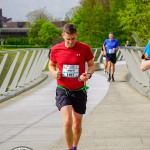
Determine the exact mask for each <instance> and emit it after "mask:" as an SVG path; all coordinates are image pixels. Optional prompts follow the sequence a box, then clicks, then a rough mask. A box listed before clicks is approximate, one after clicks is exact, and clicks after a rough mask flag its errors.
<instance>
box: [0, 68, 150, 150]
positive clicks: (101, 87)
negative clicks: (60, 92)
mask: <svg viewBox="0 0 150 150" xmlns="http://www.w3.org/2000/svg"><path fill="white" fill-rule="evenodd" d="M126 72H127V70H126V67H125V65H121V66H117V68H116V74H115V78H116V82H111V83H110V84H109V83H108V82H107V81H106V80H107V79H106V77H105V76H104V75H103V74H102V73H103V72H102V71H98V72H95V73H94V75H93V77H92V78H91V79H90V80H89V82H88V85H89V86H90V89H89V91H88V95H89V100H88V106H87V107H88V109H87V115H86V116H85V117H84V121H83V134H82V137H81V141H80V143H79V150H150V100H149V99H148V98H147V97H145V96H143V95H142V94H141V93H139V92H137V91H135V90H134V89H133V88H131V87H130V86H129V85H128V84H127V83H126V81H125V78H124V77H125V74H126ZM54 97H55V81H54V80H52V78H51V77H50V78H48V79H47V80H46V81H45V82H44V83H42V84H40V85H39V86H37V87H36V88H33V89H32V90H30V91H28V92H25V93H23V94H21V95H19V96H17V97H15V98H12V99H10V100H8V101H5V102H3V103H1V104H0V150H12V149H13V148H15V147H18V146H27V147H30V148H32V149H33V150H66V147H65V143H64V139H63V138H62V137H63V136H62V120H61V116H60V113H59V112H58V110H57V108H56V107H55V100H54Z"/></svg>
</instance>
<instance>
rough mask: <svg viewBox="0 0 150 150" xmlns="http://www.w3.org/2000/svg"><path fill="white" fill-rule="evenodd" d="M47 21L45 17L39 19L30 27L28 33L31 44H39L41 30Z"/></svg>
mask: <svg viewBox="0 0 150 150" xmlns="http://www.w3.org/2000/svg"><path fill="white" fill-rule="evenodd" d="M45 22H46V20H44V19H40V20H37V21H36V22H35V23H34V24H33V25H32V26H31V28H30V30H29V33H28V39H29V43H30V44H31V45H34V44H39V43H40V39H39V36H38V33H39V31H40V30H41V27H42V25H43V24H44V23H45Z"/></svg>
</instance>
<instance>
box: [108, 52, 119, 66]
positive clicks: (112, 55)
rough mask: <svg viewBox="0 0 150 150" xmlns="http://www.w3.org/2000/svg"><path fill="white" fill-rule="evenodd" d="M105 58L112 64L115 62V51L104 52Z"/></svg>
mask: <svg viewBox="0 0 150 150" xmlns="http://www.w3.org/2000/svg"><path fill="white" fill-rule="evenodd" d="M106 60H107V61H111V62H112V63H113V64H115V63H116V60H117V58H116V53H114V54H106Z"/></svg>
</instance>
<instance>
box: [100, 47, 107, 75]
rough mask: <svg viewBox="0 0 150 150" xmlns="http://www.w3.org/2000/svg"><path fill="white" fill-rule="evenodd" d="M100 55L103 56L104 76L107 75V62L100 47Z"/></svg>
mask: <svg viewBox="0 0 150 150" xmlns="http://www.w3.org/2000/svg"><path fill="white" fill-rule="evenodd" d="M101 54H102V55H103V63H104V74H105V75H106V74H107V60H106V55H105V53H104V49H103V46H102V49H101Z"/></svg>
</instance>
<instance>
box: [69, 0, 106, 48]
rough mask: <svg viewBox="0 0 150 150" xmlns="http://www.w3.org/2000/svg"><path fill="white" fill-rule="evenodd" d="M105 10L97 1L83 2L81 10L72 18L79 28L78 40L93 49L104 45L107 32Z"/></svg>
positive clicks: (83, 0)
mask: <svg viewBox="0 0 150 150" xmlns="http://www.w3.org/2000/svg"><path fill="white" fill-rule="evenodd" d="M104 14H105V13H104V9H103V7H102V6H101V5H100V4H99V1H97V0H90V1H89V0H82V2H81V6H80V8H79V9H78V10H77V12H76V14H75V15H74V16H73V18H72V22H73V23H75V24H76V25H77V27H78V32H79V36H78V40H80V41H83V42H85V43H87V44H89V45H91V46H92V47H100V46H101V45H102V41H103V37H104V34H105V33H104V32H103V31H104V30H105V25H104V24H105V22H104V20H105V15H104Z"/></svg>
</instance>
